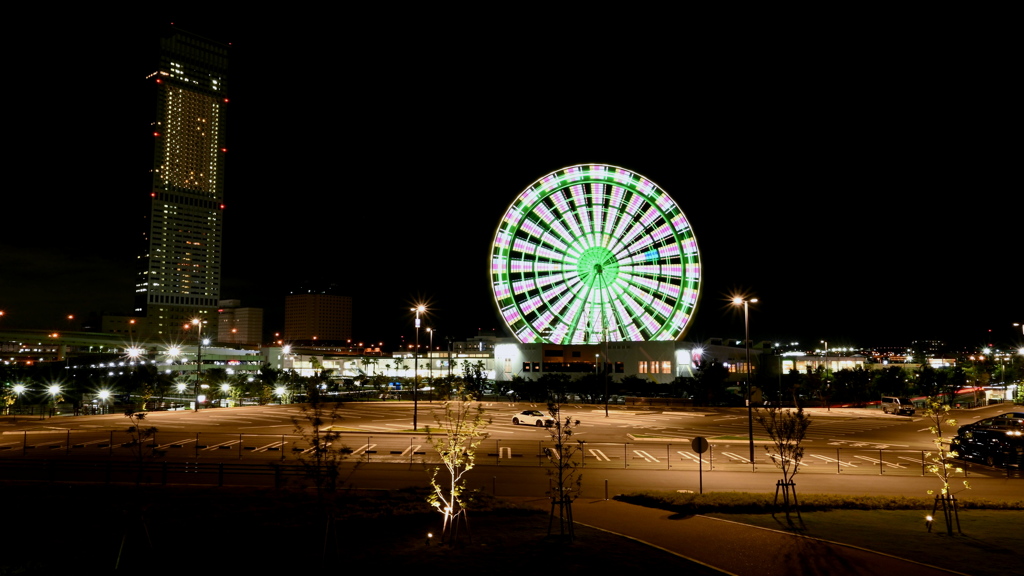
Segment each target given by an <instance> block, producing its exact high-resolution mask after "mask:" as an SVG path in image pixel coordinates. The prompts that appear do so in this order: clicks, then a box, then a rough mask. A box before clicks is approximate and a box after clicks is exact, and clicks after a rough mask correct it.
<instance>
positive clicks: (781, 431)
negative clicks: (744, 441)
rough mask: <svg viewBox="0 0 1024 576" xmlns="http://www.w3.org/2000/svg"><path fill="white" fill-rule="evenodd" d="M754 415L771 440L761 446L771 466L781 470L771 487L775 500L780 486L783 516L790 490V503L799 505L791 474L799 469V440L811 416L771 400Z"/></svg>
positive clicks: (787, 507) (800, 449)
mask: <svg viewBox="0 0 1024 576" xmlns="http://www.w3.org/2000/svg"><path fill="white" fill-rule="evenodd" d="M754 419H755V421H757V423H758V424H760V425H761V427H762V428H764V430H765V432H766V433H767V434H768V438H769V439H770V440H771V444H770V445H766V446H765V451H767V452H768V456H769V457H770V458H771V459H772V462H774V463H775V466H776V467H777V468H779V469H780V470H782V481H781V482H779V483H777V484H776V488H775V502H776V504H777V503H778V499H779V491H780V489H781V491H782V501H783V506H784V508H785V511H786V517H787V518H789V512H790V502H789V500H790V493H791V492H792V499H793V506H799V504H798V503H797V499H796V484H795V483H794V482H793V478H794V477H795V476H796V473H797V472H799V471H800V463H801V462H802V461H803V458H804V447H803V440H804V437H805V436H806V435H807V428H808V427H809V426H810V425H811V418H810V416H808V415H807V414H806V413H804V409H803V408H800V407H798V408H796V409H795V410H793V409H789V408H781V407H779V406H776V405H774V404H772V405H769V406H768V407H766V408H758V409H757V410H755V411H754ZM799 514H800V511H799V509H797V515H798V516H799Z"/></svg>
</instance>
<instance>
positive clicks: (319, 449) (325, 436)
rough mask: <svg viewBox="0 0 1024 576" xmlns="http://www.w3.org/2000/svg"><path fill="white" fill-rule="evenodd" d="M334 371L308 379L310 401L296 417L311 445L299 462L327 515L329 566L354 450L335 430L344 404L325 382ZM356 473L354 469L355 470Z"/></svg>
mask: <svg viewBox="0 0 1024 576" xmlns="http://www.w3.org/2000/svg"><path fill="white" fill-rule="evenodd" d="M329 372H330V370H323V369H322V368H321V369H320V370H317V371H316V372H315V373H314V375H313V376H311V377H309V378H307V379H306V381H305V384H306V402H305V403H304V404H302V405H300V407H299V409H300V410H301V414H302V416H301V418H292V424H293V425H294V426H295V432H296V433H298V434H299V435H300V436H301V437H302V440H303V441H304V442H305V443H306V444H307V445H308V448H306V449H304V450H303V451H302V452H300V455H299V463H300V465H301V466H302V468H303V472H304V473H305V476H306V478H308V479H310V480H312V481H313V485H314V487H315V488H316V496H317V502H318V504H319V505H320V507H321V509H322V510H323V511H324V514H325V527H324V540H323V542H324V545H323V553H322V556H321V562H322V564H323V566H325V567H326V565H327V561H328V551H329V544H330V542H331V538H332V537H333V538H334V540H335V542H336V541H337V533H336V530H335V518H336V512H335V499H334V497H333V496H334V494H335V492H336V491H337V489H338V485H339V483H342V482H341V470H342V463H343V461H344V460H345V459H346V458H348V456H349V455H350V454H351V453H352V450H350V449H349V448H347V447H345V446H343V445H342V444H341V443H340V440H341V432H339V431H337V430H335V429H334V425H335V423H336V422H338V421H340V420H341V419H342V416H341V409H342V403H341V401H340V400H338V399H337V398H338V397H337V396H334V397H331V396H328V395H327V394H326V393H325V392H326V385H325V382H326V380H327V377H328V373H329ZM353 472H354V469H353Z"/></svg>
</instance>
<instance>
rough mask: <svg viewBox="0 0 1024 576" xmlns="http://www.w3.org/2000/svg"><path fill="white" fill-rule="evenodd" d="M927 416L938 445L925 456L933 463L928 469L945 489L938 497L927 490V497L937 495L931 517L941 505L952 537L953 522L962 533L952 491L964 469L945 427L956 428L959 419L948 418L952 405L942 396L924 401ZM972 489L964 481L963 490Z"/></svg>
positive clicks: (941, 490) (934, 441)
mask: <svg viewBox="0 0 1024 576" xmlns="http://www.w3.org/2000/svg"><path fill="white" fill-rule="evenodd" d="M924 416H925V418H927V419H928V421H929V422H930V423H931V425H930V426H929V427H928V430H930V431H931V433H932V434H933V435H934V437H933V438H932V443H933V444H934V445H935V452H928V453H926V454H925V458H927V459H928V461H929V462H931V464H929V465H928V466H927V467H926V469H927V470H928V471H929V472H931V473H932V474H934V475H935V476H936V477H937V478H938V479H939V480H940V481H941V482H942V488H941V489H940V490H939V493H938V494H935V491H934V490H929V491H928V494H935V506H934V507H933V508H932V515H933V516H934V515H935V512H936V511H937V510H938V509H939V506H941V507H942V514H943V519H944V520H945V522H946V533H947V534H949V535H950V536H952V535H953V524H954V521H955V523H956V526H957V531H958V532H959V531H960V518H959V515H958V511H957V505H956V497H955V495H954V494H955V493H954V492H953V491H952V488H951V484H950V480H952V478H953V475H955V474H962V473H963V468H960V467H959V466H958V465H957V463H956V462H955V461H954V459H955V458H956V457H957V456H958V454H957V453H956V451H955V450H954V449H953V446H952V442H953V438H952V436H951V435H949V436H943V435H942V427H943V425H945V426H948V427H949V428H951V429H956V420H954V419H952V418H949V417H948V416H949V404H946V403H943V402H942V399H941V398H940V397H939V396H932V397H929V398H928V399H927V400H925V409H924ZM970 487H971V485H970V483H968V482H967V480H964V487H963V490H969V489H970ZM929 529H930V528H929Z"/></svg>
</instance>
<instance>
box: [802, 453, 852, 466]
mask: <svg viewBox="0 0 1024 576" xmlns="http://www.w3.org/2000/svg"><path fill="white" fill-rule="evenodd" d="M808 456H810V457H812V458H817V459H818V460H824V461H825V462H832V463H836V462H838V463H839V465H840V466H850V467H853V468H856V467H857V465H856V464H852V463H850V462H843V461H841V460H836V459H835V458H830V457H828V456H821V455H819V454H808Z"/></svg>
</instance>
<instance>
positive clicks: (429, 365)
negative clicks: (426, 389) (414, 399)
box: [427, 328, 434, 394]
mask: <svg viewBox="0 0 1024 576" xmlns="http://www.w3.org/2000/svg"><path fill="white" fill-rule="evenodd" d="M427 333H428V334H430V346H429V347H428V348H427V374H429V375H430V379H431V381H433V379H434V361H433V360H431V354H430V351H431V350H433V349H434V329H433V328H427ZM431 388H433V384H431ZM431 394H433V393H431Z"/></svg>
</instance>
